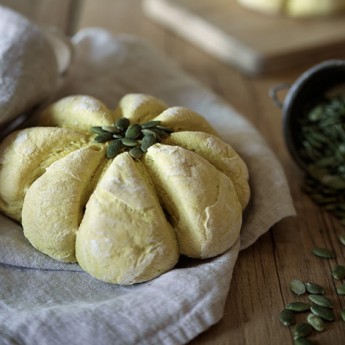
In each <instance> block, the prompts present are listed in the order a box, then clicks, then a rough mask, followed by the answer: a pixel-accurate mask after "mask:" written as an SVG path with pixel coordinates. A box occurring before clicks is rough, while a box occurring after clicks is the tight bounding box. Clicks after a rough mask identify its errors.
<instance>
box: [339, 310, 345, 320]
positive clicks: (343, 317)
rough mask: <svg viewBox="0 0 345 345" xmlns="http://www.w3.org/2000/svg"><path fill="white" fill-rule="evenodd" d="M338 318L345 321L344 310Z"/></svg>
mask: <svg viewBox="0 0 345 345" xmlns="http://www.w3.org/2000/svg"><path fill="white" fill-rule="evenodd" d="M340 317H341V318H342V319H343V321H345V309H344V310H342V311H341V312H340Z"/></svg>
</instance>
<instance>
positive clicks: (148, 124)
mask: <svg viewBox="0 0 345 345" xmlns="http://www.w3.org/2000/svg"><path fill="white" fill-rule="evenodd" d="M160 123H161V121H148V122H144V123H142V124H141V128H143V129H147V128H152V127H156V126H157V125H159V124H160Z"/></svg>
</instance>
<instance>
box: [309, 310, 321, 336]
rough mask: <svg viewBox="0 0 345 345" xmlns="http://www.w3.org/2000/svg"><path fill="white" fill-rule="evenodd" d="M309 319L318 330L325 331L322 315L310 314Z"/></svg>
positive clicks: (311, 324) (310, 323)
mask: <svg viewBox="0 0 345 345" xmlns="http://www.w3.org/2000/svg"><path fill="white" fill-rule="evenodd" d="M307 321H308V323H309V325H310V326H312V327H313V328H314V329H315V330H316V331H318V332H323V331H324V330H325V323H324V321H323V320H322V319H321V317H319V316H317V315H314V314H309V315H308V316H307Z"/></svg>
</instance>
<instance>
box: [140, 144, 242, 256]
mask: <svg viewBox="0 0 345 345" xmlns="http://www.w3.org/2000/svg"><path fill="white" fill-rule="evenodd" d="M144 164H145V166H146V168H147V169H148V171H149V173H150V175H151V177H152V180H153V182H154V183H155V185H156V187H157V190H158V193H159V195H160V197H161V202H162V204H163V205H164V207H165V208H166V209H167V211H168V213H169V214H170V216H171V218H172V223H173V224H174V227H175V230H176V233H177V238H178V243H179V247H180V252H181V253H182V254H184V255H186V256H189V257H194V258H209V257H213V256H216V255H219V254H221V253H223V252H224V251H226V250H227V249H229V248H230V247H231V246H232V245H233V244H234V243H235V242H236V240H237V239H238V236H239V232H240V229H241V224H242V207H241V204H240V202H239V201H238V198H237V194H236V191H235V189H234V185H233V183H232V182H231V180H230V179H229V178H228V177H227V176H225V175H224V174H223V173H221V172H219V171H218V170H217V169H216V168H215V167H214V166H213V165H211V164H210V163H209V162H207V161H206V160H205V159H204V158H202V157H200V156H199V155H198V154H196V153H194V152H191V151H189V150H186V149H184V148H182V147H178V146H168V145H161V144H155V145H153V146H151V147H150V148H149V150H148V152H147V153H146V155H145V158H144Z"/></svg>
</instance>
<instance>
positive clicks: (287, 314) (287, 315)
mask: <svg viewBox="0 0 345 345" xmlns="http://www.w3.org/2000/svg"><path fill="white" fill-rule="evenodd" d="M279 320H280V322H281V323H282V324H283V325H284V326H290V325H292V324H293V323H295V314H294V313H293V312H292V311H291V310H287V309H283V310H282V311H281V312H280V314H279Z"/></svg>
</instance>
